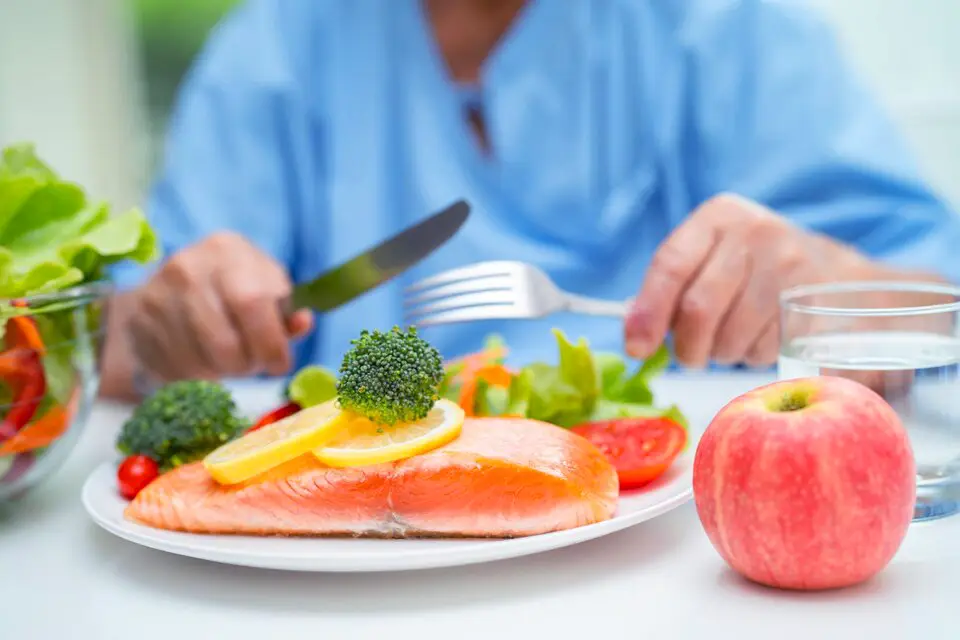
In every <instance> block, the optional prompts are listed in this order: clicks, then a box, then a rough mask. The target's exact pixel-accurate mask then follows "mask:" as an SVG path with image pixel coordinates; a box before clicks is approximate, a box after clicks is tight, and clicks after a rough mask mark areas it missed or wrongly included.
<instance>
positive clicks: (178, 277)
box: [161, 254, 199, 288]
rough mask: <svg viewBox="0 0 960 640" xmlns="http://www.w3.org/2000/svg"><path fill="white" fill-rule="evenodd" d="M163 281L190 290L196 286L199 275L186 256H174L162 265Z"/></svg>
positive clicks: (191, 261)
mask: <svg viewBox="0 0 960 640" xmlns="http://www.w3.org/2000/svg"><path fill="white" fill-rule="evenodd" d="M161 274H162V277H163V280H164V281H167V282H169V283H170V284H171V285H173V286H176V287H179V288H192V287H195V286H196V285H197V284H198V280H199V273H198V270H197V267H196V265H194V264H193V260H191V259H190V257H189V255H188V254H180V255H176V256H174V257H172V258H170V260H168V261H167V263H166V264H165V265H163V269H162V271H161Z"/></svg>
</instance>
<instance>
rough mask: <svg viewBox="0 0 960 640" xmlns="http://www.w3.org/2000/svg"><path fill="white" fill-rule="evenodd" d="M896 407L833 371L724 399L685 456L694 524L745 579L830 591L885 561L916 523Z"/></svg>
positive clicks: (912, 476)
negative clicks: (697, 523)
mask: <svg viewBox="0 0 960 640" xmlns="http://www.w3.org/2000/svg"><path fill="white" fill-rule="evenodd" d="M915 464H916V463H915V462H914V457H913V451H912V449H911V447H910V441H909V439H908V437H907V432H906V430H905V429H904V427H903V424H902V423H901V421H900V418H899V417H898V416H897V414H896V413H895V412H894V410H893V409H892V408H891V407H890V405H889V404H887V403H886V402H885V401H884V400H883V398H881V397H880V396H879V395H878V394H877V393H876V392H874V391H872V390H871V389H868V388H867V387H866V386H864V385H862V384H860V383H859V382H855V381H853V380H848V379H846V378H837V377H831V376H817V377H810V378H800V379H794V380H783V381H780V382H775V383H772V384H768V385H765V386H762V387H759V388H756V389H753V390H752V391H749V392H747V393H745V394H743V395H741V396H739V397H737V398H735V399H734V400H732V401H731V402H730V403H728V404H727V405H726V406H725V407H724V408H723V409H721V410H720V412H719V413H718V414H717V415H716V416H715V417H714V418H713V420H712V421H711V423H710V425H709V426H708V427H707V430H706V431H705V432H704V434H703V436H702V438H701V439H700V442H699V444H698V445H697V451H696V454H695V456H694V463H693V492H694V502H695V504H696V509H697V515H698V517H699V518H700V522H701V524H702V525H703V528H704V530H705V532H706V534H707V537H708V538H709V539H710V542H711V543H712V544H713V546H714V548H715V549H716V550H717V551H718V552H719V553H720V555H721V557H722V558H723V559H724V560H725V561H726V563H727V564H729V565H730V567H732V568H733V569H734V570H735V571H737V572H738V573H740V574H741V575H743V576H744V577H746V578H747V579H749V580H752V581H754V582H757V583H760V584H763V585H767V586H771V587H777V588H781V589H801V590H816V589H832V588H840V587H847V586H851V585H854V584H857V583H859V582H863V581H865V580H867V579H869V578H871V577H872V576H874V575H876V574H877V573H879V572H880V571H881V570H883V568H884V567H886V566H887V564H888V563H889V562H890V560H892V559H893V556H894V555H895V554H896V552H897V550H898V549H899V547H900V544H901V542H902V541H903V538H904V536H905V535H906V533H907V529H908V527H909V525H910V522H911V520H912V518H913V509H914V502H915V499H916V469H915Z"/></svg>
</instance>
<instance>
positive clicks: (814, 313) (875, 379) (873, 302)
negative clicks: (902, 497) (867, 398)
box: [778, 282, 960, 521]
mask: <svg viewBox="0 0 960 640" xmlns="http://www.w3.org/2000/svg"><path fill="white" fill-rule="evenodd" d="M958 313H960V288H958V287H953V286H949V285H940V284H932V283H921V282H842V283H830V284H818V285H810V286H803V287H797V288H794V289H790V290H787V291H785V292H784V293H783V294H781V296H780V356H779V360H778V377H779V378H780V379H788V378H802V377H807V376H817V375H826V376H839V377H844V378H852V379H854V380H857V381H858V382H861V383H863V384H865V385H867V386H868V387H870V388H871V389H873V390H874V391H876V392H877V393H879V394H880V395H881V396H883V398H884V399H885V400H886V401H887V402H888V403H889V404H890V406H892V407H893V408H894V410H895V411H896V412H897V414H898V415H899V416H900V419H901V420H902V421H903V424H904V426H905V427H906V429H907V431H908V433H909V436H910V443H911V446H912V447H913V452H914V457H915V459H916V467H917V503H916V506H915V508H914V520H915V521H919V520H930V519H935V518H940V517H944V516H947V515H952V514H955V513H957V512H958V511H960V315H958Z"/></svg>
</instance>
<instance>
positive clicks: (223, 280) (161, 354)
mask: <svg viewBox="0 0 960 640" xmlns="http://www.w3.org/2000/svg"><path fill="white" fill-rule="evenodd" d="M290 290H291V283H290V278H289V277H288V276H287V273H286V271H285V270H284V268H283V267H282V266H281V265H280V264H278V263H277V262H276V261H275V260H274V259H273V258H271V257H270V256H268V255H266V254H264V253H263V252H262V251H260V250H259V249H257V248H256V247H255V246H253V245H252V244H251V243H250V242H249V241H247V240H246V239H245V238H243V237H242V236H240V235H237V234H235V233H216V234H213V235H211V236H209V237H208V238H206V239H205V240H203V241H201V242H199V243H197V244H194V245H192V246H190V247H187V248H185V249H182V250H181V251H179V252H177V253H176V254H174V255H173V256H171V257H170V258H169V259H168V260H167V261H166V263H164V264H163V266H161V267H160V269H159V270H158V271H157V273H156V274H154V275H153V276H152V277H151V278H150V279H149V280H148V281H147V283H146V284H145V285H143V286H142V287H141V288H139V289H137V290H136V291H135V292H133V294H132V295H131V303H132V305H131V306H132V309H131V316H130V319H129V325H128V326H129V330H130V339H131V346H132V349H133V353H134V356H135V357H136V359H137V361H138V364H139V368H140V370H141V371H143V372H144V373H145V374H147V376H149V377H150V378H152V379H154V380H157V381H161V382H169V381H172V380H183V379H187V378H203V379H208V380H216V379H221V378H225V377H231V376H248V375H254V374H257V373H267V374H270V375H283V374H284V373H286V372H288V371H289V369H290V367H291V366H292V356H291V352H290V351H291V350H290V340H291V339H294V338H298V337H301V336H302V335H304V334H305V333H307V332H308V331H309V330H310V328H311V326H312V323H313V319H312V315H311V313H310V312H309V311H307V310H300V311H297V312H295V313H294V314H292V315H291V316H290V317H289V318H284V317H283V314H282V313H281V309H280V306H279V302H280V300H281V299H282V298H283V297H284V296H286V295H288V294H289V293H290Z"/></svg>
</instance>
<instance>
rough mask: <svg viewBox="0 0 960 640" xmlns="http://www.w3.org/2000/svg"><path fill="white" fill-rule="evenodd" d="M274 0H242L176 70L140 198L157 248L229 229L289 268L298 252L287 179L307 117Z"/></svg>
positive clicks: (295, 168) (294, 199)
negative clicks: (163, 132)
mask: <svg viewBox="0 0 960 640" xmlns="http://www.w3.org/2000/svg"><path fill="white" fill-rule="evenodd" d="M280 4H281V2H279V1H278V0H256V1H254V2H249V3H246V4H244V5H242V6H241V8H240V9H239V10H237V11H236V12H235V13H233V14H232V15H230V16H229V17H228V18H227V19H226V20H225V21H224V22H222V23H221V25H220V26H219V27H217V28H216V29H215V31H214V32H213V33H212V34H211V37H210V39H209V41H208V43H207V45H206V47H205V48H204V50H203V51H202V52H201V54H200V56H199V57H198V59H197V60H196V62H195V64H194V66H193V68H192V69H191V70H190V72H189V74H188V75H187V77H186V78H185V80H184V84H183V87H182V89H181V92H180V95H179V98H178V101H177V104H176V105H175V108H174V111H173V114H172V116H171V119H170V122H169V129H168V134H167V139H166V145H165V146H166V148H165V153H164V155H163V159H162V162H161V166H160V169H159V174H158V176H157V179H156V182H155V183H154V185H153V187H152V189H151V191H150V194H149V197H148V202H147V206H146V213H147V216H148V218H149V219H150V222H151V224H152V225H153V226H154V227H155V229H156V230H157V233H158V235H159V236H160V241H161V243H162V246H163V250H164V254H165V256H169V255H170V254H172V253H174V252H176V251H177V250H179V249H182V248H184V247H186V246H188V245H190V244H193V243H196V242H198V241H200V240H202V239H203V238H204V237H206V236H208V235H209V234H211V233H214V232H217V231H233V232H237V233H239V234H242V235H243V236H244V237H246V238H247V239H248V240H250V241H251V242H253V243H254V244H255V245H257V246H258V247H259V248H260V249H261V250H263V251H264V252H266V253H268V254H270V255H271V256H273V257H274V258H275V259H277V260H278V261H279V262H281V263H282V264H284V265H286V266H287V267H288V269H289V268H291V267H292V263H293V262H294V260H295V259H296V255H295V253H296V247H295V242H294V238H295V237H296V233H295V223H296V220H297V218H298V216H299V215H300V213H299V201H300V197H299V191H298V189H299V187H298V186H297V183H296V182H295V180H296V179H297V178H298V177H300V174H301V172H302V171H303V170H304V169H305V165H307V164H308V163H305V159H304V157H303V155H304V145H305V144H307V143H306V142H304V141H306V140H308V136H307V133H306V132H305V131H304V129H305V128H306V127H308V126H309V124H308V121H307V119H306V117H305V114H304V111H305V109H304V108H303V107H302V105H301V104H300V101H299V97H298V87H297V84H296V83H295V82H294V81H293V79H292V77H293V75H294V74H293V73H292V72H291V66H292V65H291V62H290V60H289V56H288V51H287V49H286V47H285V46H284V39H283V37H282V35H281V33H280V29H279V28H278V21H279V20H280V18H281V15H280V13H279V10H278V8H277V7H278V5H280ZM317 179H318V176H316V175H314V176H312V177H311V180H314V181H316V180H317ZM155 268H156V265H153V266H151V267H147V268H143V267H138V266H135V265H126V264H124V265H123V266H120V267H118V268H117V269H116V270H115V271H114V272H113V274H112V275H113V279H114V281H115V282H116V284H117V286H118V287H119V288H120V289H126V288H129V287H133V286H137V285H138V284H139V283H140V282H142V281H143V280H144V279H145V278H146V277H147V276H148V275H149V273H150V271H151V270H152V269H155Z"/></svg>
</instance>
